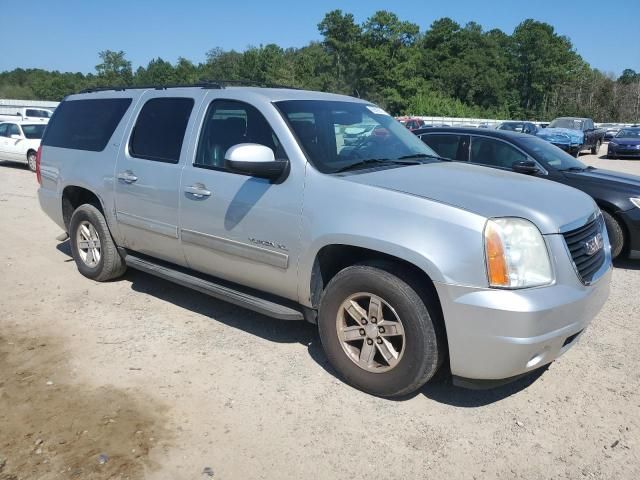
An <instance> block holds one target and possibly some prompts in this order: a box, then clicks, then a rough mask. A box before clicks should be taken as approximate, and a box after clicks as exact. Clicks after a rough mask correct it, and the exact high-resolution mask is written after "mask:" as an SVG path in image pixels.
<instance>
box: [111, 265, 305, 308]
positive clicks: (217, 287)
mask: <svg viewBox="0 0 640 480" xmlns="http://www.w3.org/2000/svg"><path fill="white" fill-rule="evenodd" d="M124 260H125V262H126V264H127V265H128V266H129V267H131V268H135V269H136V270H140V271H143V272H146V273H150V274H151V275H155V276H156V277H160V278H163V279H165V280H169V281H170V282H173V283H177V284H178V285H182V286H185V287H188V288H191V289H193V290H197V291H198V292H202V293H206V294H207V295H210V296H212V297H214V298H217V299H220V300H224V301H225V302H229V303H233V304H234V305H238V306H240V307H244V308H247V309H249V310H253V311H254V312H258V313H261V314H263V315H267V316H269V317H274V318H279V319H280V320H304V316H303V314H302V312H301V311H299V310H295V309H294V308H291V307H288V306H286V305H281V304H279V303H276V302H272V301H270V300H267V299H264V298H260V297H257V296H255V295H253V294H250V293H244V292H241V291H239V290H236V289H234V288H230V287H228V286H225V285H221V284H219V283H214V282H212V281H210V280H205V279H203V278H200V277H197V276H195V275H191V274H189V273H185V272H182V271H180V270H177V269H174V268H171V267H169V266H164V265H160V264H158V263H155V262H152V261H150V260H147V259H143V258H140V257H136V256H134V255H131V254H130V253H128V254H127V255H126V257H125V258H124Z"/></svg>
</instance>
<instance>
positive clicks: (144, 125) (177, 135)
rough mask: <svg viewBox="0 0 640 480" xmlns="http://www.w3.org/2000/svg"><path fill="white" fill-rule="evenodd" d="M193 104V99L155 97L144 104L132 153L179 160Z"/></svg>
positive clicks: (132, 140)
mask: <svg viewBox="0 0 640 480" xmlns="http://www.w3.org/2000/svg"><path fill="white" fill-rule="evenodd" d="M193 103H194V102H193V99H192V98H153V99H151V100H149V101H148V102H147V103H145V104H144V107H142V110H141V111H140V115H138V120H137V121H136V125H135V127H134V128H133V134H132V135H131V141H130V143H129V153H130V154H131V156H132V157H138V158H146V159H147V160H156V161H158V162H167V163H178V160H180V151H181V150H182V142H183V140H184V134H185V132H186V130H187V123H188V122H189V116H190V115H191V110H192V109H193Z"/></svg>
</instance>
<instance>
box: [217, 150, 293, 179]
mask: <svg viewBox="0 0 640 480" xmlns="http://www.w3.org/2000/svg"><path fill="white" fill-rule="evenodd" d="M224 164H225V166H226V167H227V168H228V169H229V170H231V171H232V172H235V173H240V174H243V175H251V176H253V177H260V178H268V179H269V180H271V181H272V182H276V181H278V180H283V177H284V174H285V173H286V171H287V168H288V167H289V161H288V160H276V159H275V156H274V155H273V150H271V149H270V148H269V147H265V146H264V145H259V144H257V143H240V144H238V145H234V146H233V147H231V148H229V150H227V153H225V156H224Z"/></svg>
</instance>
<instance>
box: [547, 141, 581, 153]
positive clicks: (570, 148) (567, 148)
mask: <svg viewBox="0 0 640 480" xmlns="http://www.w3.org/2000/svg"><path fill="white" fill-rule="evenodd" d="M551 143H552V144H553V145H555V146H556V147H558V148H561V149H562V150H564V151H565V152H567V153H569V154H571V155H575V154H576V153H578V152H580V151H581V150H582V147H581V146H580V145H575V144H573V145H569V144H567V143H553V142H551Z"/></svg>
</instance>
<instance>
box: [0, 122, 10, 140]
mask: <svg viewBox="0 0 640 480" xmlns="http://www.w3.org/2000/svg"><path fill="white" fill-rule="evenodd" d="M8 127H9V124H8V123H0V137H6V136H7V128H8Z"/></svg>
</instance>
